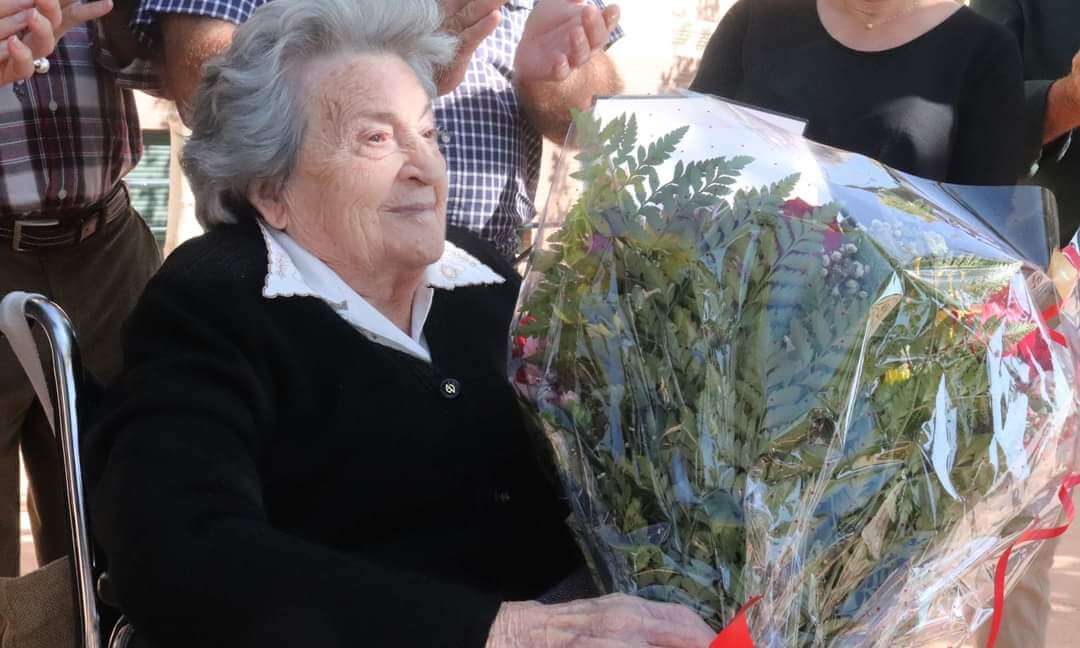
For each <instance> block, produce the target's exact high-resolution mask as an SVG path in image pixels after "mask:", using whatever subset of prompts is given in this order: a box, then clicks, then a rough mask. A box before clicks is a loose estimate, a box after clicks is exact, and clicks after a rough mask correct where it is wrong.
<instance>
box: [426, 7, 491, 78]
mask: <svg viewBox="0 0 1080 648" xmlns="http://www.w3.org/2000/svg"><path fill="white" fill-rule="evenodd" d="M505 2H506V0H442V5H443V11H444V12H445V13H446V16H447V17H446V21H445V22H444V23H443V30H444V31H446V32H447V33H450V34H453V35H454V36H457V37H458V39H459V40H460V44H459V45H458V51H457V54H456V56H454V60H453V61H452V62H451V63H450V65H448V66H447V67H446V68H444V69H443V70H441V71H440V72H439V74H438V77H437V79H436V80H437V82H438V92H439V94H440V95H444V94H449V93H450V92H453V90H454V88H456V87H458V84H460V83H461V81H462V79H464V78H465V71H466V70H467V69H468V67H469V60H470V59H471V58H472V55H473V53H474V52H476V48H477V47H479V46H480V43H481V42H482V41H483V40H484V39H485V38H487V37H488V36H490V35H491V32H493V31H495V27H496V26H498V24H499V7H501V6H502V5H503V4H504V3H505Z"/></svg>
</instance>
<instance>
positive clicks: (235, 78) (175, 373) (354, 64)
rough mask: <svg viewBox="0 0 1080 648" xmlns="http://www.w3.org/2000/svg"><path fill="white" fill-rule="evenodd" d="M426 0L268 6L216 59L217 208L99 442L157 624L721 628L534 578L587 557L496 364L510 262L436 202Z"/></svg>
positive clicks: (136, 345) (365, 634) (228, 633)
mask: <svg viewBox="0 0 1080 648" xmlns="http://www.w3.org/2000/svg"><path fill="white" fill-rule="evenodd" d="M435 6H436V5H435V3H434V2H430V1H425V0H398V2H394V3H389V2H385V1H384V0H306V1H305V2H274V3H270V4H267V5H265V6H263V7H262V8H260V9H259V10H258V11H257V12H256V13H255V14H254V16H253V17H252V18H251V20H250V21H249V22H247V23H246V24H244V25H243V26H241V27H240V28H239V30H238V31H237V33H236V39H235V41H234V43H233V44H232V46H231V48H230V49H229V50H228V51H227V52H226V53H225V54H224V56H223V57H222V58H221V59H219V60H217V61H216V62H215V63H213V64H212V65H210V66H209V67H208V69H207V71H206V76H205V79H204V83H203V87H202V91H201V93H200V96H199V99H198V101H197V104H196V106H195V110H194V122H193V128H192V137H191V141H190V142H189V144H188V146H187V148H186V152H185V167H186V169H187V171H188V173H189V174H190V176H191V178H192V183H193V186H194V188H195V190H196V195H197V199H198V203H199V209H200V217H201V219H202V220H203V222H204V223H205V224H206V225H207V226H208V228H209V231H208V233H207V234H206V235H204V236H203V237H201V238H199V239H197V240H194V241H192V242H189V243H188V244H187V245H184V246H182V247H181V248H180V249H178V250H177V251H176V252H175V253H174V254H173V255H172V256H171V257H170V258H169V260H168V262H167V263H166V264H165V266H164V268H163V269H162V271H161V272H160V274H158V275H157V277H155V278H154V280H153V281H152V282H151V284H150V285H149V287H148V288H147V290H146V293H145V295H144V297H143V299H142V301H141V303H140V305H139V307H138V309H137V310H136V312H135V314H134V315H133V316H132V319H131V320H130V322H129V330H128V343H127V347H126V355H125V357H126V369H125V374H124V378H123V379H122V383H121V385H122V387H121V391H120V393H119V394H118V395H117V402H115V403H114V404H113V407H112V408H111V409H110V412H109V414H108V416H107V418H106V420H105V421H104V422H103V424H102V425H100V426H99V428H98V429H97V430H96V431H95V433H94V436H93V437H92V438H91V439H90V446H91V463H93V464H95V465H96V472H97V473H99V474H98V475H97V476H96V481H97V482H98V485H97V487H96V489H95V492H94V495H93V498H92V509H93V516H94V522H95V525H96V533H97V536H98V539H99V540H100V543H101V545H102V547H103V548H104V550H105V552H106V554H107V557H108V561H109V569H110V574H111V576H112V581H113V582H114V585H115V593H116V597H117V598H118V599H119V602H120V604H121V607H122V608H123V610H124V612H125V613H127V614H128V616H129V617H130V618H131V619H132V620H133V622H134V625H135V627H136V629H137V633H138V634H139V635H141V636H143V637H144V638H146V639H148V640H149V643H151V644H153V645H158V646H184V647H191V646H200V647H207V646H229V647H230V648H236V647H238V646H259V647H260V648H266V647H267V646H290V647H296V646H319V647H320V648H326V647H334V646H343V647H344V646H349V647H351V648H357V647H367V646H395V647H402V646H417V647H421V646H422V647H424V648H431V647H433V646H455V647H456V646H475V647H481V646H485V645H486V646H489V647H491V648H499V647H503V646H506V647H509V646H515V647H517V646H538V647H540V646H542V647H544V648H557V647H560V646H593V647H596V648H601V647H614V646H646V645H647V646H670V647H678V648H704V647H705V646H706V645H708V643H709V641H710V635H711V633H710V631H709V628H708V627H707V626H706V625H705V624H704V623H703V622H702V621H701V620H700V619H699V618H698V617H697V616H696V615H695V614H693V613H692V612H690V611H689V610H687V609H685V608H682V607H679V606H675V605H669V604H660V603H651V602H645V601H642V600H639V599H634V598H631V597H628V596H608V597H603V598H598V599H593V600H584V601H577V602H569V603H562V604H551V605H545V604H542V603H538V602H535V601H534V599H537V598H540V597H542V596H543V595H544V594H545V592H549V591H550V590H551V589H552V588H554V587H555V586H556V585H557V584H559V583H560V581H562V580H563V579H565V578H566V577H567V575H568V574H571V573H572V572H573V571H575V570H576V569H579V568H580V566H581V556H580V554H579V553H578V549H577V548H576V546H575V544H574V542H573V540H572V538H571V535H570V533H569V532H568V531H567V528H566V526H565V523H564V520H565V517H566V515H567V511H566V508H565V507H564V505H563V503H562V502H561V501H560V499H559V497H558V495H557V493H556V491H555V489H554V488H553V486H552V484H551V483H550V482H549V481H548V480H547V479H546V474H545V472H544V471H543V470H542V468H541V466H539V465H538V462H537V460H536V458H535V457H536V455H537V453H536V451H535V449H534V448H533V447H532V445H531V443H532V442H531V438H530V436H529V434H528V433H527V431H526V428H525V425H524V424H523V420H522V418H521V416H520V414H519V411H518V409H517V408H516V406H515V400H514V396H513V394H512V390H511V388H510V386H509V384H508V383H507V380H506V379H505V364H506V354H507V343H508V327H509V323H510V319H511V314H512V310H513V307H514V303H515V299H516V296H517V291H518V278H517V277H516V276H515V274H514V271H513V270H512V269H511V268H510V267H509V266H508V265H507V264H506V263H505V262H504V261H503V260H502V259H501V258H500V257H499V255H497V254H496V253H495V252H494V251H493V249H491V248H489V247H488V246H487V245H486V244H484V243H482V242H480V241H479V240H478V239H475V238H472V237H471V236H470V235H468V234H466V233H464V232H461V231H453V230H452V231H450V232H447V228H446V225H445V217H446V213H445V207H446V196H447V177H446V168H445V164H444V162H443V159H442V156H441V155H440V152H439V149H438V148H437V140H438V138H437V137H436V133H437V131H436V127H435V124H434V122H433V117H432V110H431V99H432V94H433V92H434V87H435V86H434V83H433V82H432V72H433V69H434V68H435V67H436V66H437V65H439V64H444V63H446V62H447V61H449V60H450V58H451V56H452V54H453V47H454V43H453V41H452V40H451V39H449V38H448V37H446V36H443V35H440V34H437V33H436V32H435V30H436V28H437V26H438V25H439V15H438V11H437V9H436V8H435Z"/></svg>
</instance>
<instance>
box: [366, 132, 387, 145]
mask: <svg viewBox="0 0 1080 648" xmlns="http://www.w3.org/2000/svg"><path fill="white" fill-rule="evenodd" d="M366 139H367V143H368V144H385V143H387V142H389V141H390V135H389V134H388V133H371V134H369V135H368V136H367V138H366Z"/></svg>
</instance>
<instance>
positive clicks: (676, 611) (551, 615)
mask: <svg viewBox="0 0 1080 648" xmlns="http://www.w3.org/2000/svg"><path fill="white" fill-rule="evenodd" d="M715 637H716V633H715V632H713V631H712V629H710V628H709V626H707V625H706V624H705V622H704V621H702V620H701V618H700V617H698V615H697V614H695V613H694V612H692V611H691V610H690V609H689V608H686V607H683V606H681V605H675V604H672V603H653V602H651V601H646V600H644V599H640V598H637V597H634V596H627V595H625V594H611V595H609V596H604V597H601V598H595V599H582V600H580V601H572V602H570V603H562V604H559V605H542V604H540V603H535V602H531V601H530V602H521V603H504V604H503V606H502V608H501V609H500V610H499V614H498V616H496V617H495V623H494V624H492V626H491V634H490V635H488V640H487V645H486V647H485V648H627V647H634V646H641V647H645V646H650V647H654V648H706V647H707V646H708V645H709V643H710V642H712V640H713V639H714V638H715Z"/></svg>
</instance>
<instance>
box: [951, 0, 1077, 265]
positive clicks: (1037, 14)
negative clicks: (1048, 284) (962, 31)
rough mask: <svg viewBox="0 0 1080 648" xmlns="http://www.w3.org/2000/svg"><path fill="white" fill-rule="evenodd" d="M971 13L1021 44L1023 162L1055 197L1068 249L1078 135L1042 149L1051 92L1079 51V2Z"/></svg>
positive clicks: (977, 6) (1048, 1)
mask: <svg viewBox="0 0 1080 648" xmlns="http://www.w3.org/2000/svg"><path fill="white" fill-rule="evenodd" d="M971 7H972V8H973V9H974V10H975V11H977V12H979V13H981V14H983V15H985V16H987V17H989V18H992V19H994V20H996V21H998V22H1000V23H1001V24H1003V25H1005V27H1006V28H1008V30H1009V31H1010V32H1012V33H1013V35H1014V36H1015V37H1016V39H1017V41H1019V43H1020V48H1021V51H1022V53H1023V57H1024V79H1025V80H1026V83H1025V86H1026V94H1027V125H1028V128H1027V141H1026V151H1027V154H1026V156H1025V157H1026V159H1027V161H1028V162H1029V163H1035V162H1038V169H1039V171H1038V173H1037V174H1036V175H1035V178H1034V181H1035V182H1036V183H1037V184H1039V185H1041V186H1043V187H1046V188H1048V189H1050V190H1051V191H1053V192H1054V195H1055V196H1057V199H1058V214H1059V216H1060V219H1061V244H1062V245H1064V244H1066V243H1068V242H1069V240H1070V239H1072V236H1073V234H1074V233H1075V232H1076V228H1077V227H1078V226H1080V134H1074V135H1073V138H1072V142H1071V145H1069V142H1068V138H1067V137H1062V138H1061V139H1060V140H1058V141H1056V142H1052V143H1051V145H1050V146H1046V147H1044V146H1043V124H1044V121H1045V119H1046V98H1047V94H1048V93H1049V92H1050V86H1051V85H1052V84H1053V82H1054V81H1056V80H1057V79H1060V78H1062V77H1064V76H1066V75H1067V74H1068V73H1069V72H1070V70H1072V59H1073V56H1074V55H1075V54H1076V52H1078V51H1080V2H1077V0H972V3H971Z"/></svg>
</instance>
